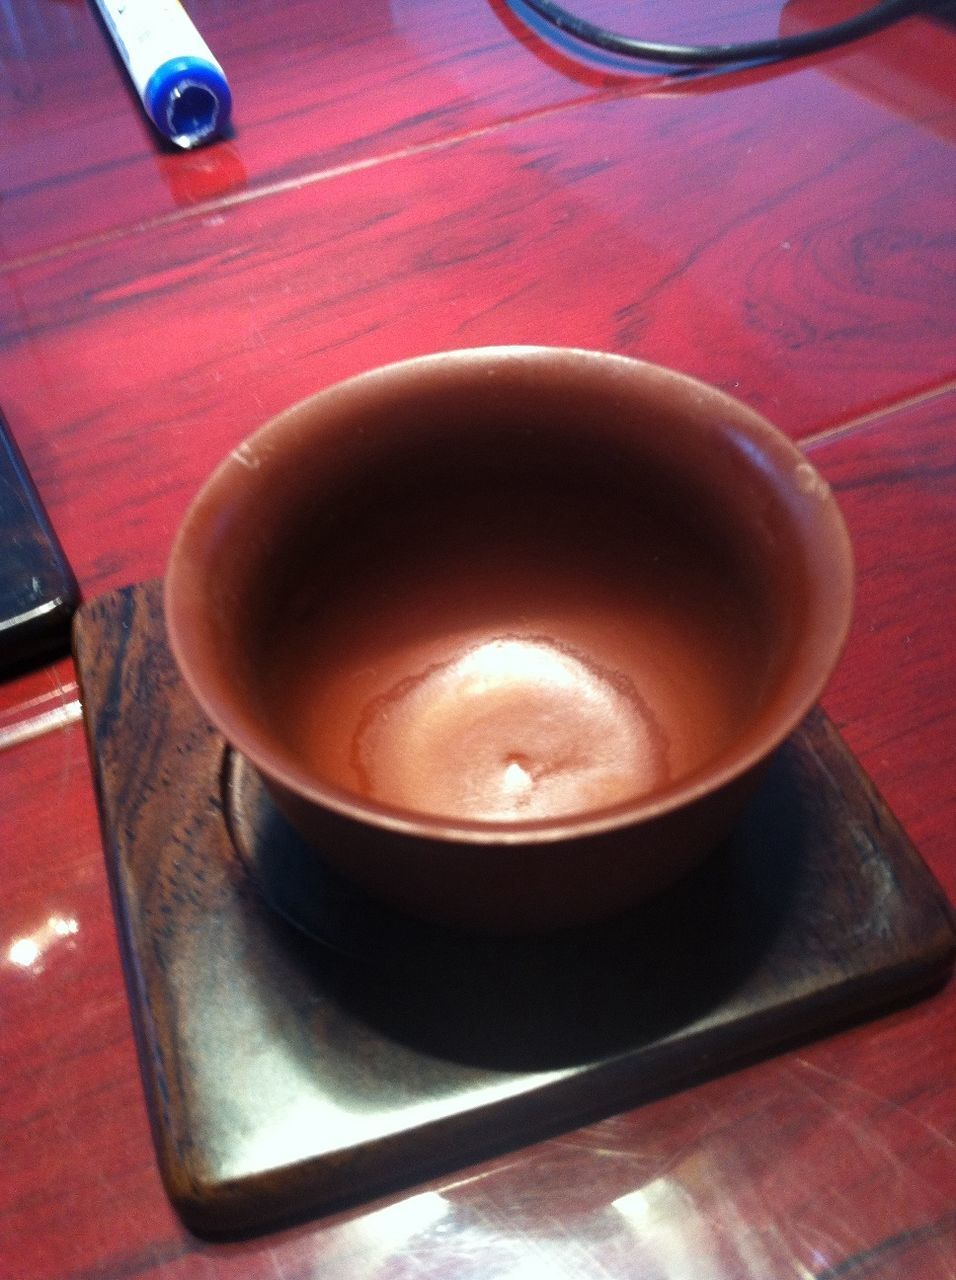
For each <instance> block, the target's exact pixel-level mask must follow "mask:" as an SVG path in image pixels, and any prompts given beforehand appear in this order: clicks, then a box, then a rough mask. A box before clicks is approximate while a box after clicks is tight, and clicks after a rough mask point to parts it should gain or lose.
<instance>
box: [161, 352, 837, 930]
mask: <svg viewBox="0 0 956 1280" xmlns="http://www.w3.org/2000/svg"><path fill="white" fill-rule="evenodd" d="M852 573H853V571H852V557H851V551H850V545H849V541H848V537H847V533H846V529H845V526H844V523H843V520H842V518H841V516H840V513H839V511H838V508H837V506H836V503H835V501H834V499H833V497H832V496H831V494H830V491H829V488H828V487H827V485H826V483H825V482H824V481H823V480H822V479H821V478H820V476H819V475H818V474H817V472H816V471H815V470H814V469H813V468H812V467H811V466H810V465H809V463H808V462H807V461H806V460H805V458H804V457H803V456H802V454H801V453H800V452H799V451H798V450H797V449H796V448H795V447H794V446H793V445H792V444H791V443H790V442H789V441H788V440H787V439H786V438H785V437H784V436H783V435H781V434H780V433H779V432H778V431H777V430H776V429H775V428H773V427H772V426H771V425H770V424H769V423H767V422H766V421H765V420H764V419H762V418H760V417H758V416H757V415H756V414H755V413H753V412H752V411H751V410H749V409H748V408H746V407H745V406H744V405H742V404H740V403H739V402H737V401H735V400H733V399H731V398H730V397H728V396H726V395H724V394H723V393H721V392H719V391H717V390H715V389H714V388H712V387H708V386H705V385H703V384H701V383H699V382H696V381H694V380H692V379H690V378H687V377H683V376H681V375H679V374H677V373H673V372H670V371H668V370H665V369H661V368H657V367H655V366H652V365H648V364H643V363H640V362H637V361H634V360H630V359H626V358H623V357H619V356H612V355H606V354H600V353H595V352H585V351H572V350H552V349H546V348H520V347H519V348H512V347H504V348H489V349H482V350H473V351H459V352H450V353H447V354H444V355H437V356H432V357H426V358H423V359H418V360H411V361H408V362H405V363H402V364H397V365H392V366H390V367H387V368H384V369H379V370H376V371H374V372H371V373H367V374H364V375H362V376H360V377H357V378H353V379H351V380H350V381H347V382H344V383H342V384H340V385H338V386H333V387H331V388H329V389H328V390H326V391H323V392H320V393H319V394H318V395H316V396H314V397H312V398H311V399H309V400H306V401H304V402H303V403H301V404H299V405H297V406H295V407H294V408H292V409H290V410H288V411H287V412H285V413H283V414H281V415H280V416H279V417H278V418H276V419H274V420H273V421H272V422H270V423H268V424H267V425H266V426H264V427H263V428H262V429H261V430H260V431H258V432H256V433H255V434H254V435H253V436H251V437H250V438H249V439H248V440H247V441H246V442H245V443H244V444H242V445H240V446H239V448H237V449H236V450H234V452H233V453H232V454H231V455H230V456H229V458H227V459H226V460H225V462H223V464H222V465H221V466H220V468H219V469H218V470H217V471H216V473H215V474H214V475H213V476H212V478H211V479H210V480H209V481H208V483H207V484H206V486H205V487H204V489H203V490H202V492H201V493H200V494H199V496H198V497H197V498H196V500H195V502H194V504H193V505H192V507H191V509H190V511H189V512H188V514H187V516H186V518H185V521H184V523H183V525H182V528H181V529H180V531H179V534H178V537H177V539H176V542H175V546H174V549H173V552H172V557H171V560H170V565H169V573H168V578H167V585H166V617H167V624H168V629H169V634H170V639H171V642H172V646H173V650H174V653H175V655H176V658H177V661H178V663H179V666H180V668H181V670H182V672H183V674H184V676H185V678H186V680H187V683H188V684H189V686H190V687H191V689H192V691H193V693H194V694H195V696H196V698H197V699H198V701H199V703H200V705H201V706H202V708H203V709H204V710H205V712H206V713H207V715H208V716H209V718H210V719H211V721H212V722H213V724H214V725H216V726H217V727H218V728H219V729H220V730H221V732H222V734H223V735H224V737H225V738H226V739H227V740H228V741H229V742H230V743H232V744H233V746H234V747H235V748H236V749H238V751H240V752H241V753H242V754H243V755H245V757H246V758H247V759H248V760H250V761H251V762H252V763H253V764H254V765H255V766H256V768H257V769H258V770H259V771H260V772H261V774H262V775H263V777H264V779H265V781H266V784H267V786H268V788H269V790H270V792H271V794H272V796H273V798H274V800H275V802H276V804H277V805H278V806H279V808H280V809H281V810H282V811H283V812H284V813H285V814H286V815H287V817H288V818H289V819H290V820H291V821H292V822H293V824H294V825H295V826H296V827H297V828H298V829H299V830H300V831H301V832H302V834H303V835H305V837H306V838H307V840H308V841H309V842H310V843H311V845H312V846H314V848H315V850H316V851H317V856H320V857H322V858H324V859H326V860H327V862H328V863H330V864H332V865H333V866H335V867H337V868H338V869H339V870H340V871H342V872H344V873H345V875H346V876H347V877H349V878H351V880H352V881H353V882H354V883H356V884H357V885H358V886H361V887H362V888H363V889H364V890H365V891H367V892H368V893H370V894H372V895H373V896H375V897H377V898H378V899H380V900H384V901H385V902H387V903H389V904H391V905H393V906H396V907H398V908H400V909H401V910H403V911H405V912H407V913H411V914H413V915H418V916H420V917H424V918H427V919H430V920H437V921H441V922H444V923H448V924H453V925H460V926H465V927H470V928H477V929H491V930H497V931H505V932H520V931H528V930H543V929H552V928H555V927H558V926H565V925H571V924H577V923H583V922H585V921H592V920H595V919H598V918H600V917H602V916H606V915H609V914H611V913H615V912H619V911H621V910H623V909H625V908H626V907H628V906H629V905H631V904H633V903H636V902H637V901H639V900H641V899H643V898H645V897H647V896H648V895H650V894H653V893H656V892H657V891H659V890H661V889H662V888H664V887H665V886H667V885H670V884H671V883H672V882H674V881H675V880H677V879H678V877H680V876H682V875H684V874H685V873H686V872H687V871H688V870H689V869H690V868H692V867H694V866H695V864H697V863H699V862H700V861H701V860H702V859H703V858H704V856H705V855H706V854H707V853H708V852H709V851H710V850H712V849H714V847H715V846H716V845H717V844H718V843H719V842H720V841H721V839H722V838H723V837H724V836H725V835H726V834H727V832H728V831H729V829H730V828H731V825H732V824H733V822H734V819H735V817H736V816H737V815H738V814H739V811H740V808H741V806H742V804H743V803H744V802H745V800H746V799H747V797H748V795H749V794H750V792H751V790H752V788H753V786H754V784H755V782H756V780H757V778H758V775H759V771H760V766H761V764H762V762H763V761H765V759H766V758H767V756H768V755H769V753H770V752H772V751H773V749H774V748H775V747H776V746H777V745H778V744H779V743H780V742H781V741H782V740H783V739H784V738H785V737H786V736H787V735H788V734H789V733H790V732H791V730H793V729H794V727H795V726H796V725H797V724H798V723H799V721H800V720H801V719H802V718H803V716H804V715H805V714H806V712H807V711H808V710H809V708H810V707H811V705H812V704H813V702H814V701H815V700H816V699H817V697H818V696H819V694H820V692H821V690H822V688H823V686H824V683H825V681H826V680H827V678H828V676H829V674H830V672H831V670H832V668H833V666H834V663H835V662H836V659H837V657H838V654H839V652H840V649H841V646H842V644H843V641H844V638H845V635H846V632H847V628H848V625H849V619H850V610H851V597H852Z"/></svg>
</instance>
